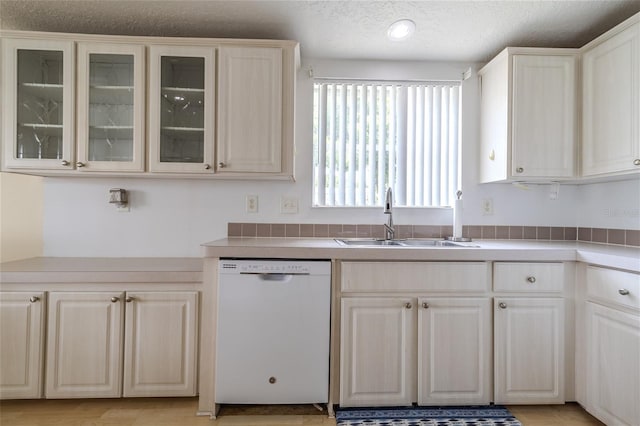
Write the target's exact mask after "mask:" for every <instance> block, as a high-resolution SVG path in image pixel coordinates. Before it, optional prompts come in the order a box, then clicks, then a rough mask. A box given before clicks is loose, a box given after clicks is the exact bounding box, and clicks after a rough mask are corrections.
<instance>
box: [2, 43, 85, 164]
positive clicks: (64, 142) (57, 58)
mask: <svg viewBox="0 0 640 426" xmlns="http://www.w3.org/2000/svg"><path fill="white" fill-rule="evenodd" d="M2 52H3V54H2V64H3V66H2V73H3V87H2V90H3V96H2V99H3V113H2V115H3V128H4V133H3V144H4V149H3V154H4V166H5V167H6V168H7V169H23V168H25V169H43V170H45V169H49V170H52V169H63V170H64V169H70V168H71V167H72V163H73V140H74V139H73V136H74V134H73V118H74V105H75V99H74V86H75V82H74V78H75V73H74V66H75V59H74V49H73V42H70V41H53V40H20V39H6V38H5V39H3V40H2Z"/></svg>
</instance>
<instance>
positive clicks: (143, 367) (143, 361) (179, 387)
mask: <svg viewBox="0 0 640 426" xmlns="http://www.w3.org/2000/svg"><path fill="white" fill-rule="evenodd" d="M125 300H126V302H127V303H126V305H127V308H126V312H125V345H124V383H123V385H124V388H123V392H122V393H123V396H125V397H129V396H151V395H153V396H193V395H195V394H196V391H197V388H196V371H197V360H198V356H197V355H198V349H197V346H198V327H197V319H198V316H197V315H198V294H197V293H196V292H128V293H127V297H126V299H125Z"/></svg>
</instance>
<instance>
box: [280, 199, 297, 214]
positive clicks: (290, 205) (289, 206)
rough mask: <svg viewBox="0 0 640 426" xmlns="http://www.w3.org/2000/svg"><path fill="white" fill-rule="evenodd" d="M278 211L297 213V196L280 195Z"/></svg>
mask: <svg viewBox="0 0 640 426" xmlns="http://www.w3.org/2000/svg"><path fill="white" fill-rule="evenodd" d="M280 213H286V214H296V213H298V197H285V196H282V198H280Z"/></svg>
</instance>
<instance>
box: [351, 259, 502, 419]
mask: <svg viewBox="0 0 640 426" xmlns="http://www.w3.org/2000/svg"><path fill="white" fill-rule="evenodd" d="M489 267H490V263H487V262H357V261H354V262H342V263H341V265H340V269H341V275H340V279H341V281H340V290H341V311H340V313H341V320H340V405H341V406H343V407H352V406H394V405H395V406H405V405H411V404H412V403H415V402H417V403H418V404H420V405H446V404H448V405H465V404H466V405H471V404H488V403H489V402H490V401H491V359H492V353H491V351H492V348H491V303H490V299H489V297H483V296H487V292H488V289H489V279H490V271H489ZM431 295H434V296H433V297H431Z"/></svg>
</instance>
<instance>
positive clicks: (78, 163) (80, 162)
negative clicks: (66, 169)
mask: <svg viewBox="0 0 640 426" xmlns="http://www.w3.org/2000/svg"><path fill="white" fill-rule="evenodd" d="M84 166H85V164H84V163H83V162H82V161H78V162H76V167H84Z"/></svg>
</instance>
